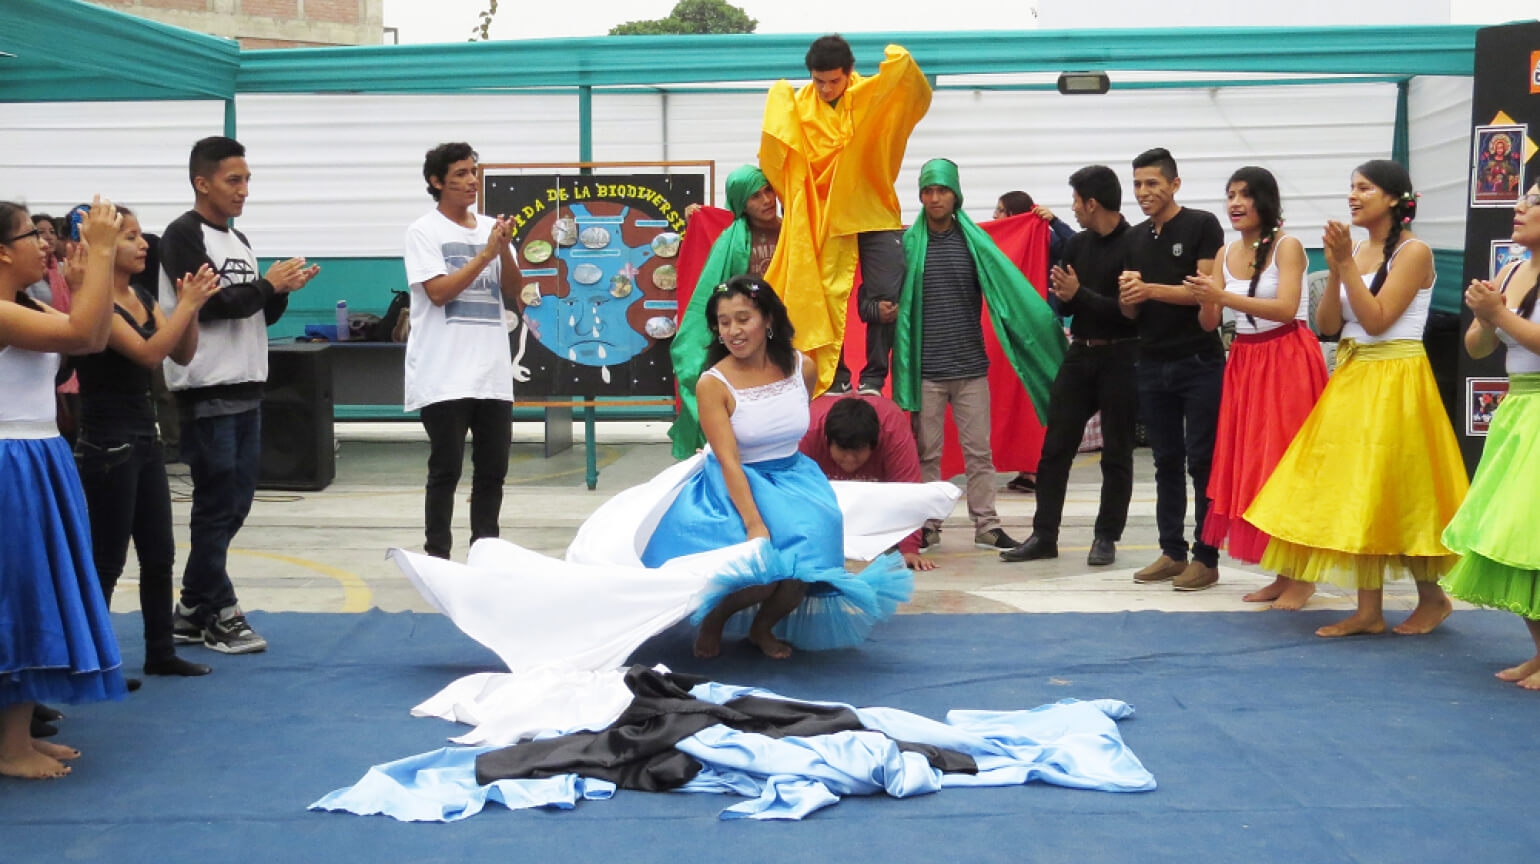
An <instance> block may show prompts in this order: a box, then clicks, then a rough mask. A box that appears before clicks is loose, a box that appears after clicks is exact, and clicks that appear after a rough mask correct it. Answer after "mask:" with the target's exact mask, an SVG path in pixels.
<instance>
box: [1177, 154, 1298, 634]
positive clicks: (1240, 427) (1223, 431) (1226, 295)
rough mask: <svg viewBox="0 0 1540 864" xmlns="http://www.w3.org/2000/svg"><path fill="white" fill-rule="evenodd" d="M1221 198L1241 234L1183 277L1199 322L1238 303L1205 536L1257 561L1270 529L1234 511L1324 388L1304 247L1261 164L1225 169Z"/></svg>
mask: <svg viewBox="0 0 1540 864" xmlns="http://www.w3.org/2000/svg"><path fill="white" fill-rule="evenodd" d="M1225 198H1226V200H1227V202H1228V207H1229V214H1230V225H1231V226H1233V227H1234V228H1235V230H1237V231H1239V232H1240V234H1241V239H1240V241H1239V242H1236V243H1231V244H1229V245H1228V246H1226V247H1224V248H1223V249H1221V250H1220V251H1219V256H1218V259H1217V266H1215V267H1213V268H1210V270H1209V272H1210V273H1211V274H1212V275H1210V276H1204V275H1202V274H1199V275H1197V276H1192V277H1188V279H1187V284H1188V287H1189V288H1190V289H1191V290H1192V292H1193V296H1194V297H1195V298H1196V299H1197V301H1198V303H1199V320H1200V321H1201V322H1202V323H1203V326H1205V327H1208V328H1209V329H1213V328H1215V327H1218V326H1219V322H1220V317H1221V315H1222V311H1223V310H1224V309H1225V308H1226V307H1228V308H1230V309H1233V310H1235V333H1236V336H1235V342H1234V343H1233V344H1232V345H1231V347H1230V359H1229V362H1228V363H1226V364H1225V379H1224V395H1223V397H1221V399H1220V403H1219V431H1218V434H1217V435H1216V437H1215V439H1214V461H1213V467H1212V469H1211V473H1210V474H1209V483H1208V497H1209V498H1210V499H1211V500H1212V501H1213V503H1212V504H1211V505H1210V506H1209V510H1208V518H1207V519H1206V520H1205V521H1204V524H1203V535H1202V536H1203V542H1205V543H1210V544H1213V545H1214V546H1220V547H1223V548H1225V549H1226V551H1228V552H1229V553H1230V557H1232V558H1235V559H1236V560H1239V561H1246V562H1248V563H1252V564H1255V563H1258V562H1260V561H1261V560H1262V552H1263V551H1264V550H1266V549H1267V541H1268V536H1267V535H1266V534H1264V533H1262V532H1261V531H1259V530H1257V528H1256V527H1255V526H1253V525H1252V524H1251V523H1249V522H1247V521H1246V520H1245V519H1243V518H1242V516H1241V514H1243V513H1245V512H1246V508H1247V507H1249V506H1250V505H1251V501H1252V499H1253V498H1255V497H1256V494H1257V491H1258V490H1260V489H1261V488H1262V484H1263V483H1265V482H1266V481H1267V478H1268V476H1269V475H1271V474H1272V473H1273V468H1274V467H1276V466H1277V465H1278V460H1279V459H1281V458H1283V452H1284V451H1285V450H1287V449H1288V447H1289V442H1290V441H1292V440H1293V439H1294V433H1295V432H1297V431H1299V427H1300V425H1301V424H1303V423H1304V422H1305V418H1306V417H1307V416H1309V414H1310V409H1311V408H1313V407H1314V406H1315V400H1316V399H1317V398H1318V397H1319V396H1320V395H1321V390H1322V389H1324V388H1325V387H1326V364H1325V362H1324V361H1323V360H1322V358H1321V348H1320V344H1319V342H1318V341H1317V340H1316V337H1315V334H1314V333H1312V332H1311V330H1310V327H1309V297H1308V295H1307V294H1306V292H1305V291H1304V277H1305V247H1304V245H1303V244H1301V243H1300V242H1299V240H1298V239H1297V238H1295V237H1293V236H1291V235H1288V234H1285V233H1283V212H1282V209H1283V208H1282V203H1281V202H1280V200H1279V195H1278V181H1277V180H1275V179H1273V175H1272V174H1271V173H1270V172H1268V171H1267V170H1266V169H1265V168H1257V167H1253V166H1247V167H1245V168H1242V169H1240V170H1239V171H1236V172H1235V173H1234V174H1232V175H1231V176H1230V182H1229V184H1228V186H1227V187H1226V191H1225ZM1221 280H1223V281H1221ZM1313 593H1315V586H1314V585H1313V584H1311V583H1309V582H1298V581H1296V580H1293V579H1289V578H1287V577H1284V576H1281V575H1280V576H1279V577H1278V578H1277V579H1275V580H1274V581H1273V584H1271V585H1269V586H1267V587H1266V588H1263V589H1261V590H1259V591H1253V592H1251V593H1250V594H1247V595H1246V597H1245V599H1246V600H1247V601H1249V602H1253V603H1260V602H1271V603H1272V604H1273V608H1274V609H1299V608H1300V607H1302V606H1304V605H1305V601H1307V600H1309V599H1310V595H1311V594H1313Z"/></svg>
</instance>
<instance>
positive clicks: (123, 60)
mask: <svg viewBox="0 0 1540 864" xmlns="http://www.w3.org/2000/svg"><path fill="white" fill-rule="evenodd" d="M0 52H4V53H5V54H9V55H12V56H9V57H7V56H0V102H90V101H103V100H123V99H225V100H228V99H233V98H234V97H235V82H236V70H238V69H239V68H240V65H241V50H240V46H239V45H237V44H236V43H235V41H234V40H231V39H221V38H218V37H215V36H206V35H204V34H202V33H194V32H192V31H190V30H183V29H182V28H180V27H172V26H170V25H166V24H159V23H157V22H154V21H149V20H146V19H144V18H139V17H136V16H133V15H128V14H125V13H122V12H117V11H115V10H112V9H106V8H103V7H101V6H94V5H92V4H90V3H83V2H80V0H3V2H0Z"/></svg>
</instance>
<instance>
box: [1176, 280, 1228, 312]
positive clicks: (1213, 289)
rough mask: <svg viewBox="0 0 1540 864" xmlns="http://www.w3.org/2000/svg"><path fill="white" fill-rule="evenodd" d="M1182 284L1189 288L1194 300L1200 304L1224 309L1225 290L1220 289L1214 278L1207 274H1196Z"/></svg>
mask: <svg viewBox="0 0 1540 864" xmlns="http://www.w3.org/2000/svg"><path fill="white" fill-rule="evenodd" d="M1182 284H1183V285H1185V286H1187V290H1188V291H1191V292H1192V296H1193V299H1194V300H1197V301H1198V302H1199V303H1203V304H1206V305H1209V306H1218V307H1220V308H1221V309H1222V308H1224V305H1225V292H1224V289H1223V288H1220V287H1219V285H1218V283H1217V282H1216V281H1215V279H1214V277H1213V276H1210V275H1208V274H1207V273H1195V274H1193V275H1191V276H1188V277H1187V278H1186V279H1183V280H1182Z"/></svg>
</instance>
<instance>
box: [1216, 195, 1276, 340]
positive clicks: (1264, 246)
mask: <svg viewBox="0 0 1540 864" xmlns="http://www.w3.org/2000/svg"><path fill="white" fill-rule="evenodd" d="M1237 183H1240V184H1241V185H1242V188H1243V191H1242V192H1241V194H1243V195H1245V196H1246V197H1247V198H1250V199H1251V206H1252V207H1255V208H1256V211H1257V220H1258V221H1259V222H1261V223H1262V236H1261V237H1259V238H1257V242H1256V243H1255V244H1253V246H1252V248H1253V249H1255V250H1256V251H1255V253H1254V254H1253V255H1252V256H1251V286H1250V287H1249V288H1247V289H1246V296H1247V297H1255V296H1257V283H1259V282H1261V281H1262V271H1263V270H1264V269H1266V265H1267V260H1268V256H1269V255H1270V254H1273V253H1274V252H1275V250H1276V249H1277V246H1278V235H1279V234H1282V233H1283V201H1282V199H1281V196H1279V194H1278V181H1277V179H1275V178H1274V177H1273V173H1272V172H1271V171H1269V170H1267V169H1266V168H1258V167H1257V166H1255V165H1247V166H1246V167H1244V168H1239V169H1237V170H1236V172H1235V173H1234V174H1231V175H1230V180H1229V182H1228V183H1226V184H1225V189H1226V190H1228V189H1229V188H1230V187H1231V186H1234V185H1235V184H1237ZM1246 320H1247V321H1249V322H1251V323H1252V324H1256V323H1257V319H1256V318H1255V317H1253V316H1252V314H1251V313H1250V312H1247V313H1246Z"/></svg>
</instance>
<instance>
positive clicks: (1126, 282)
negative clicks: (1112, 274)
mask: <svg viewBox="0 0 1540 864" xmlns="http://www.w3.org/2000/svg"><path fill="white" fill-rule="evenodd" d="M1148 299H1150V286H1149V284H1148V283H1147V282H1145V281H1144V276H1143V275H1142V274H1140V272H1139V271H1138V270H1124V271H1123V273H1122V275H1120V276H1118V302H1119V303H1122V304H1123V305H1124V306H1137V305H1138V304H1140V303H1143V302H1144V301H1146V300H1148Z"/></svg>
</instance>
